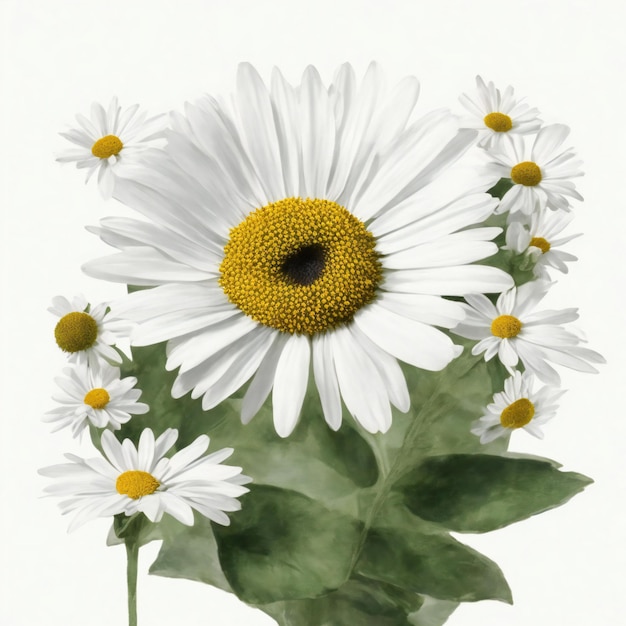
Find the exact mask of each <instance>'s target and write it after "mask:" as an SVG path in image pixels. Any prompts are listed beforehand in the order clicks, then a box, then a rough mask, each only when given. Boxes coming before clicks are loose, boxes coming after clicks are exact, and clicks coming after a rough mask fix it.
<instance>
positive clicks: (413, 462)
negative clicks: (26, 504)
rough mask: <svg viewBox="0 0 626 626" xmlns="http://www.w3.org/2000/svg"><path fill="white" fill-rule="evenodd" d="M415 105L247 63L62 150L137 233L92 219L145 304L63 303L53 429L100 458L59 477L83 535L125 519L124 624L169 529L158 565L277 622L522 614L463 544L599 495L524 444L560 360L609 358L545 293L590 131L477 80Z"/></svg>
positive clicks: (546, 413)
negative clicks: (520, 450) (451, 100)
mask: <svg viewBox="0 0 626 626" xmlns="http://www.w3.org/2000/svg"><path fill="white" fill-rule="evenodd" d="M418 92H419V86H418V83H417V81H416V80H415V79H414V78H411V77H410V78H406V79H405V80H403V81H402V82H401V83H400V84H399V85H397V86H396V87H395V89H393V90H391V91H388V90H387V89H386V87H385V81H384V77H383V75H382V73H381V70H380V69H379V67H378V66H377V65H376V64H371V65H370V67H369V68H368V70H367V72H366V74H365V76H364V77H363V79H362V80H361V81H359V80H357V78H356V77H355V73H354V71H353V69H352V67H351V66H350V65H348V64H346V65H343V66H341V67H340V68H339V69H338V71H337V73H336V75H335V77H334V79H333V81H332V82H331V84H330V85H329V86H326V85H325V84H324V83H323V82H322V80H321V78H320V76H319V74H318V72H317V71H316V70H315V69H314V68H312V67H309V68H307V69H306V70H305V72H304V75H303V77H302V81H301V83H300V84H299V85H295V86H294V85H291V84H290V83H289V82H287V81H286V80H285V79H284V78H283V76H282V75H281V73H280V72H279V71H278V70H275V71H274V72H273V74H272V77H271V81H270V83H269V85H266V84H265V83H264V82H263V80H262V79H261V77H260V76H259V74H258V73H257V72H256V71H255V70H254V69H253V68H252V66H250V65H249V64H242V65H241V66H240V68H239V72H238V75H237V87H236V92H235V94H234V96H233V98H232V99H231V100H225V99H222V98H217V97H213V96H204V97H203V98H201V99H199V100H198V101H197V102H195V103H187V104H186V105H185V107H184V113H179V112H174V113H171V114H170V115H169V116H168V117H166V116H159V117H157V118H152V119H150V120H145V116H143V117H140V116H138V115H137V108H136V107H133V108H131V109H129V110H127V111H124V112H122V111H121V109H120V107H119V105H118V103H117V100H115V99H114V100H113V101H112V102H111V105H110V106H109V108H108V111H105V109H104V108H103V107H102V106H100V105H97V104H96V105H94V106H93V109H92V116H91V120H89V119H87V118H86V117H83V116H78V117H77V120H78V123H79V126H80V127H79V128H76V129H73V130H71V131H69V132H67V133H65V134H64V136H65V137H66V138H67V139H69V140H70V141H71V142H73V143H74V144H76V146H77V147H76V148H75V149H73V150H72V151H70V152H68V153H66V154H64V155H62V156H60V157H59V160H61V161H75V162H76V165H77V167H79V168H86V169H88V175H89V176H91V174H93V173H94V172H95V171H96V170H99V175H98V181H99V186H100V187H101V189H102V190H103V193H104V195H105V196H107V197H108V196H111V197H112V198H114V199H115V200H116V201H118V202H121V203H122V204H124V205H126V206H127V207H130V208H131V209H134V210H136V211H137V212H138V213H139V214H140V215H141V218H140V219H130V218H126V217H114V216H107V217H104V218H103V219H102V220H101V221H100V225H99V226H97V227H89V230H90V231H91V232H92V233H95V234H96V235H98V236H99V237H100V238H101V239H102V240H103V241H104V242H106V243H107V244H110V245H111V246H112V247H114V248H116V249H117V251H116V252H115V253H114V254H113V255H111V256H107V257H105V258H100V259H95V260H90V261H88V262H87V263H86V264H85V266H84V271H85V272H86V273H87V274H88V275H90V276H93V277H96V278H101V279H105V280H110V281H116V282H120V283H124V284H126V285H127V286H128V295H126V296H124V297H120V298H119V299H117V300H114V301H112V302H107V303H106V304H100V305H97V306H92V305H89V304H88V303H87V302H86V301H85V300H84V299H82V298H76V299H74V300H73V301H71V302H70V301H69V300H67V299H66V298H63V297H57V298H55V299H54V300H53V307H52V309H51V311H52V312H53V313H54V314H55V315H56V316H58V318H59V320H58V322H57V324H56V328H55V337H56V341H57V343H58V345H59V347H60V348H61V349H62V350H64V351H65V352H66V353H67V354H68V360H69V364H70V365H69V367H68V368H67V369H66V370H65V371H64V373H63V376H61V377H59V378H57V382H58V385H59V387H60V389H61V392H60V394H59V395H58V396H57V397H55V400H56V401H57V402H58V403H59V404H60V406H58V407H57V408H54V409H52V410H51V411H49V412H48V413H47V415H46V417H45V421H48V422H53V423H55V426H56V427H57V428H65V427H67V428H70V429H71V431H72V433H73V435H74V436H78V435H80V433H82V432H87V431H88V432H89V434H90V437H91V441H92V442H93V444H94V445H95V447H96V448H97V450H98V452H97V454H96V455H95V456H94V457H90V458H86V459H84V458H82V457H78V456H74V455H68V460H69V462H68V463H66V464H64V465H58V466H53V467H50V468H45V469H44V470H42V473H44V474H45V475H46V476H50V477H51V478H54V479H55V480H54V482H53V483H52V484H51V485H50V486H49V488H48V491H49V492H50V493H51V494H53V495H60V496H65V497H66V498H67V499H66V500H64V501H63V502H62V505H61V506H62V509H63V512H74V513H75V515H74V517H73V521H72V523H71V527H72V528H74V527H77V526H79V525H80V524H82V523H83V522H85V521H87V520H89V519H92V518H95V517H102V516H106V517H108V516H110V517H112V518H113V525H112V530H111V533H110V535H109V538H108V541H109V543H110V544H118V543H124V544H125V545H126V548H127V552H128V584H129V620H130V621H129V623H130V624H131V626H132V625H133V624H136V623H137V615H136V599H135V585H136V577H137V551H138V549H139V547H140V546H141V545H143V544H145V543H147V542H149V541H153V540H161V541H162V547H161V550H160V553H159V555H158V558H157V559H156V561H155V562H154V563H153V564H152V566H151V568H150V572H151V573H153V574H157V575H161V576H171V577H177V578H180V577H183V578H188V579H191V580H197V581H202V582H205V583H207V584H210V585H214V586H216V587H219V588H221V589H224V590H226V591H229V592H232V593H235V594H236V595H237V596H238V597H239V598H240V599H241V600H242V601H244V602H246V603H248V604H250V605H253V606H255V607H258V608H260V609H261V610H263V611H265V612H266V613H267V614H269V615H270V616H272V617H273V618H274V619H275V620H276V621H277V622H278V623H279V624H281V626H318V625H320V626H321V625H322V624H341V625H344V624H345V625H348V624H350V625H351V624H359V625H362V626H380V625H381V624H385V625H388V626H401V625H408V624H413V625H418V626H440V625H441V624H443V623H444V622H445V621H446V619H447V617H448V616H449V615H450V614H451V613H452V611H454V609H455V608H456V607H457V606H458V604H459V603H460V602H472V601H477V600H482V599H496V600H502V601H504V602H511V601H512V600H511V592H510V590H509V587H508V585H507V583H506V581H505V579H504V577H503V575H502V573H501V571H500V569H499V568H498V566H497V565H496V564H495V563H494V562H492V561H491V560H489V559H488V558H486V557H485V556H483V555H481V554H480V553H478V552H476V551H475V550H473V549H471V548H469V547H468V546H466V545H464V544H463V543H461V542H459V541H458V540H456V539H455V538H453V537H452V535H451V532H456V533H483V532H487V531H491V530H495V529H498V528H501V527H503V526H506V525H507V524H511V523H513V522H517V521H519V520H522V519H525V518H527V517H529V516H531V515H535V514H537V513H540V512H543V511H545V510H547V509H550V508H553V507H556V506H559V505H560V504H563V503H564V502H566V501H567V500H568V499H569V498H571V497H572V496H573V495H574V494H576V493H578V492H579V491H581V490H582V489H583V488H584V487H585V486H586V485H588V484H589V483H590V482H591V481H590V479H589V478H586V477H585V476H582V475H580V474H577V473H573V472H564V471H561V470H560V469H559V465H558V463H556V462H554V461H551V460H549V459H542V458H537V457H532V456H527V455H522V454H513V453H510V452H508V451H507V448H508V444H509V439H510V436H511V435H512V434H513V433H514V432H515V431H516V430H520V429H522V430H526V431H527V432H528V433H530V434H532V435H535V436H539V437H541V436H542V431H541V426H542V425H543V424H544V423H545V422H546V421H547V420H549V419H551V418H552V417H554V416H555V415H556V414H557V409H558V407H557V404H556V402H557V400H558V398H559V397H560V395H561V394H562V393H563V391H562V390H561V389H559V385H560V378H559V373H558V371H557V368H558V367H562V366H564V367H569V368H573V369H576V370H579V371H582V372H594V371H596V370H595V368H594V367H593V365H592V364H593V363H600V362H602V361H603V359H602V357H601V356H600V355H599V354H597V353H596V352H594V351H592V350H590V349H588V348H586V347H584V345H583V344H584V340H583V339H582V337H581V335H580V333H579V332H577V331H576V330H572V328H571V327H570V326H569V324H570V323H571V322H573V321H574V320H575V319H576V317H577V313H576V310H575V309H573V308H569V309H563V310H542V308H541V304H540V302H541V299H542V298H543V297H544V295H545V294H546V293H547V291H548V290H549V289H550V288H551V287H552V285H553V284H554V283H553V282H551V272H552V271H554V270H556V271H560V272H567V269H568V268H567V265H566V263H567V262H570V261H573V260H575V257H574V256H572V255H571V254H570V253H569V252H566V251H564V250H560V249H559V248H560V246H561V245H563V244H566V243H567V242H568V241H569V240H570V239H571V238H572V235H569V236H568V235H566V236H564V237H563V236H561V235H560V233H561V231H562V230H563V229H565V228H566V227H567V226H568V223H569V221H570V217H571V215H572V214H571V213H569V211H570V210H571V206H570V201H571V200H572V199H574V200H581V199H582V198H581V197H580V195H579V194H578V192H577V191H576V189H575V185H574V182H572V179H573V178H575V177H576V176H579V175H581V173H582V172H581V170H580V163H579V161H578V160H577V159H576V158H575V155H574V153H573V151H572V150H571V148H569V147H566V146H565V141H566V138H567V135H568V128H567V127H565V126H563V125H560V124H554V125H549V126H543V125H542V122H541V120H540V119H539V118H538V112H537V110H536V109H532V108H530V107H529V106H528V105H526V104H525V103H524V102H522V101H520V100H519V99H518V98H516V97H515V96H514V93H513V89H512V88H510V87H508V88H507V89H506V90H505V91H504V93H503V94H501V92H500V91H499V90H498V89H496V87H495V86H494V85H493V84H492V83H489V84H485V82H484V81H482V79H481V78H478V79H477V89H476V92H475V93H473V94H469V95H463V96H462V97H461V103H462V105H463V106H464V107H465V109H466V114H464V115H456V114H454V113H452V112H450V111H448V110H437V111H433V112H430V113H427V114H423V113H422V114H419V113H416V112H415V108H416V101H417V97H418ZM128 338H129V339H130V345H131V346H132V357H131V353H128V354H125V353H124V352H122V351H121V350H120V349H119V346H120V345H121V343H120V342H122V341H123V340H124V339H128ZM555 366H556V367H555ZM140 398H141V402H140V401H139V399H140ZM514 436H517V435H514ZM209 443H210V445H211V449H212V452H211V454H208V455H206V454H205V453H206V452H207V449H208V447H209ZM228 457H230V460H231V461H232V463H233V465H224V464H223V461H224V460H226V459H227V458H228ZM248 483H249V484H248ZM245 484H248V486H247V487H245V486H244V485H245ZM240 497H241V499H240ZM165 514H167V515H165Z"/></svg>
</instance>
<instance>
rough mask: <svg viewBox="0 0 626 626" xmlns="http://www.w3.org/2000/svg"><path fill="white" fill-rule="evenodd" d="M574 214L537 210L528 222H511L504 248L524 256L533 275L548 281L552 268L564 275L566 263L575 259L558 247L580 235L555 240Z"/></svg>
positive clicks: (575, 258) (566, 268)
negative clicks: (526, 257) (531, 267)
mask: <svg viewBox="0 0 626 626" xmlns="http://www.w3.org/2000/svg"><path fill="white" fill-rule="evenodd" d="M573 217H574V215H573V214H572V213H566V212H565V211H549V210H545V209H544V210H542V211H536V212H534V213H533V214H532V215H531V216H530V223H529V224H524V223H523V222H519V221H513V222H511V223H510V224H509V226H508V227H507V230H506V246H505V247H506V248H507V249H509V250H513V251H514V252H517V253H518V254H525V255H527V256H528V257H529V259H530V260H531V262H532V263H533V272H534V274H535V276H537V277H538V278H542V279H548V278H549V274H548V271H547V268H548V267H553V268H555V269H557V270H559V271H560V272H563V273H564V274H567V272H568V271H569V268H568V267H567V263H570V262H572V261H576V260H577V257H575V256H574V255H573V254H570V253H569V252H565V251H564V250H559V249H558V248H559V247H560V246H562V245H563V244H565V243H567V242H568V241H571V240H572V239H575V238H576V237H580V233H577V234H575V235H568V236H565V237H557V235H558V234H559V233H560V232H561V231H562V230H563V229H565V228H566V227H567V226H568V224H569V223H570V222H571V221H572V219H573Z"/></svg>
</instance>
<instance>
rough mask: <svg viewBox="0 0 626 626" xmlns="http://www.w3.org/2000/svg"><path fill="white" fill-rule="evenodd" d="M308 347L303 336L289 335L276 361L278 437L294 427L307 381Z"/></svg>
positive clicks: (309, 357) (276, 419) (276, 422)
mask: <svg viewBox="0 0 626 626" xmlns="http://www.w3.org/2000/svg"><path fill="white" fill-rule="evenodd" d="M310 359H311V346H310V342H309V338H308V337H307V336H305V335H292V336H291V337H290V338H289V339H288V341H287V343H286V344H285V347H284V348H283V351H282V353H281V355H280V358H279V360H278V365H277V367H276V375H275V377H274V388H273V391H272V405H273V408H274V427H275V428H276V432H277V433H278V435H280V436H281V437H288V436H289V435H290V434H291V433H292V431H293V429H294V428H295V426H296V422H297V421H298V417H299V415H300V410H301V409H302V402H303V401H304V395H305V393H306V389H307V383H308V380H309V362H310Z"/></svg>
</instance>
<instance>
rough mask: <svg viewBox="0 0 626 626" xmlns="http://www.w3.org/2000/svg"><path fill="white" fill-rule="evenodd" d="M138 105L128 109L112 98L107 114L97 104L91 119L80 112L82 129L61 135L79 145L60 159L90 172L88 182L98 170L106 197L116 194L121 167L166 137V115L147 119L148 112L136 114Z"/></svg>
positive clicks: (59, 158) (67, 151) (77, 116)
mask: <svg viewBox="0 0 626 626" xmlns="http://www.w3.org/2000/svg"><path fill="white" fill-rule="evenodd" d="M138 109H139V105H138V104H135V105H134V106H132V107H130V108H128V109H126V110H125V111H124V112H123V113H122V107H120V106H119V105H118V102H117V98H113V99H112V100H111V103H110V104H109V108H108V110H107V111H105V110H104V107H103V106H102V105H101V104H99V103H97V102H94V103H93V104H92V106H91V120H89V119H87V118H86V117H85V116H84V115H81V114H80V113H79V114H78V115H76V120H77V122H78V124H79V126H80V128H73V129H71V130H68V131H66V132H62V133H59V134H60V135H61V136H63V137H65V138H66V139H68V140H69V141H71V142H72V143H74V144H76V145H77V146H80V147H79V148H73V149H71V150H65V151H64V152H62V153H60V154H59V155H58V156H57V161H59V162H61V163H69V162H75V163H76V167H77V168H79V169H87V179H86V181H85V182H88V181H89V179H90V178H91V177H92V175H93V173H94V172H95V171H96V170H99V171H98V186H99V188H100V191H101V193H102V195H103V197H104V198H110V197H111V195H112V194H113V187H114V184H115V175H116V174H118V175H119V174H120V171H119V168H120V165H123V163H124V162H125V161H126V160H128V158H129V157H131V158H132V155H133V153H134V152H138V151H139V150H142V149H145V148H146V147H147V146H150V145H154V140H155V139H159V138H162V137H163V136H164V130H165V122H166V116H164V115H157V116H155V117H151V118H150V119H146V113H145V112H144V113H140V114H137V110H138Z"/></svg>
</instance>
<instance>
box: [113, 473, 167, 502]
mask: <svg viewBox="0 0 626 626" xmlns="http://www.w3.org/2000/svg"><path fill="white" fill-rule="evenodd" d="M160 485H161V483H160V482H159V481H158V480H157V479H156V478H155V477H154V476H153V475H152V474H149V473H148V472H142V471H141V470H129V471H128V472H124V473H123V474H120V475H119V476H118V477H117V480H116V481H115V489H117V493H121V494H122V495H124V496H128V497H129V498H132V499H133V500H137V499H138V498H141V496H149V495H150V494H151V493H154V492H155V491H156V490H157V489H158V488H159V486H160Z"/></svg>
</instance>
